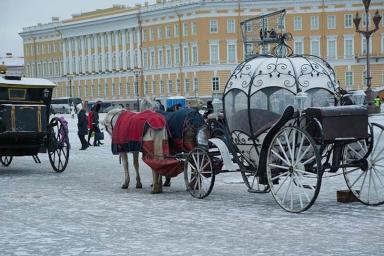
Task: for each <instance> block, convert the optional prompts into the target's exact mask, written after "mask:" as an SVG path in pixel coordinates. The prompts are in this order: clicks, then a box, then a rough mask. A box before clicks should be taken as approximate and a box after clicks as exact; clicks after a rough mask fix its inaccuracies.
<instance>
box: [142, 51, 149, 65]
mask: <svg viewBox="0 0 384 256" xmlns="http://www.w3.org/2000/svg"><path fill="white" fill-rule="evenodd" d="M143 67H144V68H147V67H148V53H147V51H143Z"/></svg>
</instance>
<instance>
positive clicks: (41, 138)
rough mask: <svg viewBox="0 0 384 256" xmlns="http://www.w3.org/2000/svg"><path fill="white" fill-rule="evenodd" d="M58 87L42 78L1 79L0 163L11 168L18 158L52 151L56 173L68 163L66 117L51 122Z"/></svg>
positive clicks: (5, 77)
mask: <svg viewBox="0 0 384 256" xmlns="http://www.w3.org/2000/svg"><path fill="white" fill-rule="evenodd" d="M54 87H55V84H54V83H52V82H50V81H48V80H45V79H38V78H24V77H19V76H2V77H0V162H1V165H2V166H9V165H10V164H11V162H12V160H13V158H14V157H16V156H32V157H33V159H34V161H35V162H36V163H40V159H39V157H38V153H46V152H48V157H49V161H50V163H51V165H52V168H53V169H54V171H56V172H63V171H64V170H65V168H66V167H67V164H68V158H69V140H68V127H67V123H66V121H65V120H64V119H63V118H57V117H53V118H52V119H51V120H49V118H50V113H51V106H50V105H51V98H52V91H53V88H54Z"/></svg>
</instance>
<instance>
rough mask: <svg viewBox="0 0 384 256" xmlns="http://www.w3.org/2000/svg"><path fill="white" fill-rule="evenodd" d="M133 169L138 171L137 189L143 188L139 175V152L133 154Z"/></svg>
mask: <svg viewBox="0 0 384 256" xmlns="http://www.w3.org/2000/svg"><path fill="white" fill-rule="evenodd" d="M133 167H135V171H136V188H143V185H142V184H141V179H140V173H139V152H133Z"/></svg>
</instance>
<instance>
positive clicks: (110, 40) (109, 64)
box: [107, 32, 112, 71]
mask: <svg viewBox="0 0 384 256" xmlns="http://www.w3.org/2000/svg"><path fill="white" fill-rule="evenodd" d="M107 35H108V70H109V71H111V70H112V33H111V32H107Z"/></svg>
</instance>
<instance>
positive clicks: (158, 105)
mask: <svg viewBox="0 0 384 256" xmlns="http://www.w3.org/2000/svg"><path fill="white" fill-rule="evenodd" d="M156 107H157V109H158V110H160V111H165V107H164V105H163V104H161V101H160V100H156Z"/></svg>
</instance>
